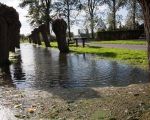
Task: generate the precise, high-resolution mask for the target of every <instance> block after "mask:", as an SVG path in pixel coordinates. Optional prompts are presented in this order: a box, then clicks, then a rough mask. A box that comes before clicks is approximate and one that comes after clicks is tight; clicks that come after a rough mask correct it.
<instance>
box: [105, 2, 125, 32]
mask: <svg viewBox="0 0 150 120" xmlns="http://www.w3.org/2000/svg"><path fill="white" fill-rule="evenodd" d="M103 2H104V3H105V4H107V5H108V8H109V13H110V14H109V15H110V16H112V18H111V22H110V23H111V24H112V29H113V30H116V12H117V11H118V10H119V9H120V8H121V7H123V6H124V5H125V4H126V2H127V0H103Z"/></svg>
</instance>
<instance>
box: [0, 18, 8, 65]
mask: <svg viewBox="0 0 150 120" xmlns="http://www.w3.org/2000/svg"><path fill="white" fill-rule="evenodd" d="M8 42H9V41H8V25H7V23H6V20H5V19H4V18H3V17H0V66H1V65H5V64H7V63H8V62H9V60H8V58H9V43H8Z"/></svg>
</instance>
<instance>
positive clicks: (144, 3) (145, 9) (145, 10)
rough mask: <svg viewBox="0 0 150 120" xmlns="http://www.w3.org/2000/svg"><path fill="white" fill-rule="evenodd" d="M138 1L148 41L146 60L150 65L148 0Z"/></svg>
mask: <svg viewBox="0 0 150 120" xmlns="http://www.w3.org/2000/svg"><path fill="white" fill-rule="evenodd" d="M139 2H140V3H141V6H142V9H143V14H144V22H145V23H144V24H145V32H146V39H147V41H148V61H149V67H150V1H149V0H139Z"/></svg>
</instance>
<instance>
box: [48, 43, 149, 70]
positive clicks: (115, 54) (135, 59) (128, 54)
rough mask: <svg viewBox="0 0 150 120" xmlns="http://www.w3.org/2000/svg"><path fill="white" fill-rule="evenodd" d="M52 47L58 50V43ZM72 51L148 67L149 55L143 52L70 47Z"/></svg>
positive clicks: (52, 44)
mask: <svg viewBox="0 0 150 120" xmlns="http://www.w3.org/2000/svg"><path fill="white" fill-rule="evenodd" d="M51 46H52V47H54V48H56V47H57V43H56V42H51ZM70 51H71V52H74V53H78V54H82V53H89V54H96V55H98V56H99V58H102V59H105V58H107V59H112V60H118V61H121V62H124V63H128V64H132V65H136V66H139V67H142V68H146V67H147V65H148V64H147V63H148V61H147V53H146V52H145V51H143V50H129V49H120V48H100V47H85V48H83V47H80V46H79V47H75V45H72V46H70Z"/></svg>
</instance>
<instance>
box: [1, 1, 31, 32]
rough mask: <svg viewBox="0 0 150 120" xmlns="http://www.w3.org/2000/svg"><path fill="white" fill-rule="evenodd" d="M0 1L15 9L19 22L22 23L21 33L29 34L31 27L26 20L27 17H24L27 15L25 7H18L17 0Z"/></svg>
mask: <svg viewBox="0 0 150 120" xmlns="http://www.w3.org/2000/svg"><path fill="white" fill-rule="evenodd" d="M0 2H1V3H4V4H6V5H8V6H11V7H14V8H15V9H16V10H17V12H18V13H19V18H20V22H21V24H22V27H21V34H25V35H26V34H29V33H30V32H31V27H30V25H29V23H28V22H27V18H26V17H25V16H26V15H27V8H25V9H21V8H20V7H18V5H19V0H0Z"/></svg>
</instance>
